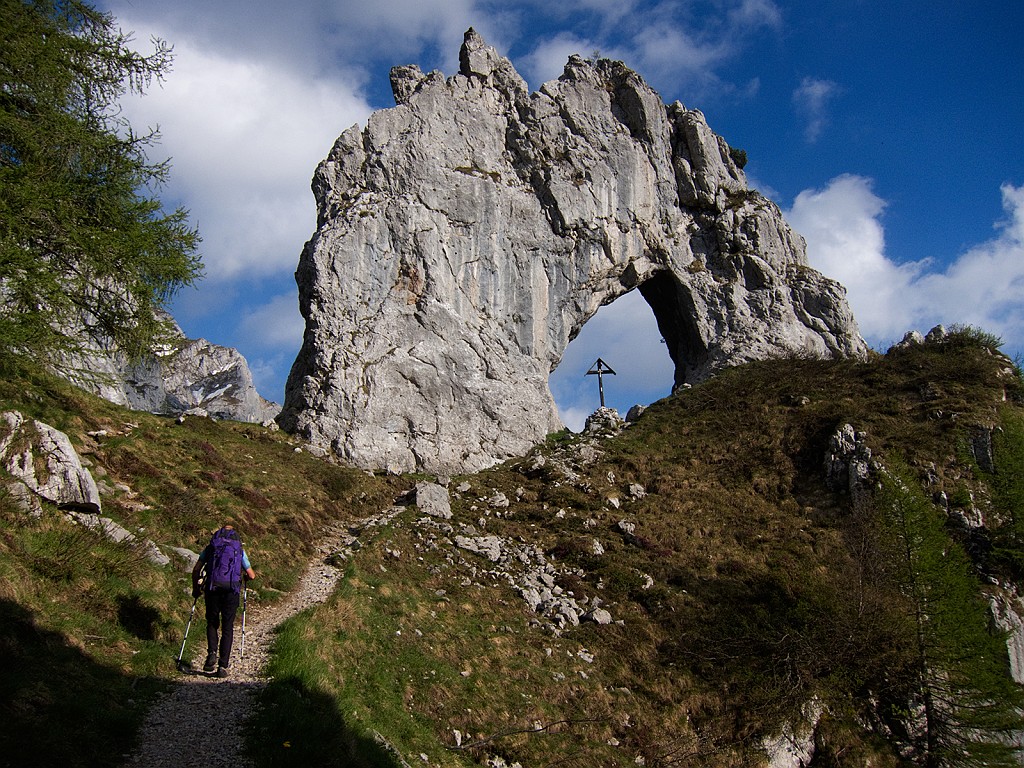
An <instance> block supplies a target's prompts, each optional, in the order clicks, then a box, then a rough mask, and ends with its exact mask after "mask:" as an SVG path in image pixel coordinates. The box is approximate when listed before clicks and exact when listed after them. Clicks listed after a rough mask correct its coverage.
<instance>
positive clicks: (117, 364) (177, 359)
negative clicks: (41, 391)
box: [68, 312, 281, 425]
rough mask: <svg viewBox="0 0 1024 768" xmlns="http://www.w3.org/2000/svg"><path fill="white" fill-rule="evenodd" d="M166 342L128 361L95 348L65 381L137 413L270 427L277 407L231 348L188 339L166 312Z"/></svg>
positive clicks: (110, 352) (247, 366) (238, 353)
mask: <svg viewBox="0 0 1024 768" xmlns="http://www.w3.org/2000/svg"><path fill="white" fill-rule="evenodd" d="M160 319H161V320H162V321H163V323H164V324H165V325H166V327H167V329H168V331H167V334H166V338H165V339H164V340H163V342H162V343H161V344H160V345H158V347H157V348H155V349H153V350H152V351H151V352H150V353H149V354H146V355H143V356H142V357H141V358H140V359H138V360H132V359H130V358H128V357H127V356H126V355H124V354H122V353H121V352H119V351H118V350H116V349H112V348H102V347H100V346H99V345H95V346H94V348H93V350H92V353H91V354H89V355H84V356H83V357H82V359H80V360H78V361H77V364H76V365H75V366H74V367H75V368H76V369H77V370H78V371H79V373H77V374H73V375H69V376H68V378H69V379H70V380H71V381H72V382H73V383H75V384H77V385H78V386H80V387H82V388H83V389H86V390H88V391H90V392H93V393H94V394H97V395H99V396H100V397H103V398H105V399H107V400H110V401H111V402H113V403H116V404H118V405H124V406H126V407H128V408H131V409H133V410H137V411H148V412H150V413H156V414H160V415H168V416H174V415H178V414H182V413H189V414H194V415H201V416H210V417H213V418H218V419H230V420H232V421H245V422H253V423H257V424H263V423H266V424H271V425H273V424H274V417H275V416H277V414H278V413H279V412H280V410H281V408H280V406H279V405H278V404H276V403H272V402H270V401H269V400H266V399H264V398H263V397H261V396H260V394H259V393H258V392H257V391H256V386H255V385H254V383H253V379H252V372H251V370H250V369H249V364H248V363H247V362H246V360H245V358H244V357H243V356H242V354H241V353H240V352H239V351H238V350H237V349H234V348H232V347H223V346H220V345H219V344H213V343H211V342H209V341H207V340H206V339H189V338H187V337H186V336H185V334H184V333H183V332H182V330H181V328H180V327H179V326H178V324H177V323H176V322H175V321H174V319H173V318H172V317H171V316H170V315H169V314H167V313H166V312H161V313H160Z"/></svg>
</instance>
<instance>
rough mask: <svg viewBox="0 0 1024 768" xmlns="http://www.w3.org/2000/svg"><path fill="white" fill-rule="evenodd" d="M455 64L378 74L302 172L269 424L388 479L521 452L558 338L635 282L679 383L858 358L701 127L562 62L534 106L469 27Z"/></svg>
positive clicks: (767, 206)
mask: <svg viewBox="0 0 1024 768" xmlns="http://www.w3.org/2000/svg"><path fill="white" fill-rule="evenodd" d="M460 61H461V72H460V73H459V74H457V75H455V76H453V77H451V78H445V77H444V76H442V75H441V74H440V73H437V72H432V73H430V74H424V73H422V72H421V71H420V70H419V68H418V67H415V66H409V67H396V68H395V69H394V70H392V74H391V79H392V88H393V90H394V93H395V100H396V102H397V105H396V106H395V107H394V108H392V109H387V110H382V111H379V112H376V113H374V114H373V115H371V116H370V119H369V121H368V123H367V126H366V128H365V129H363V130H360V129H359V127H358V126H353V127H352V128H350V129H349V130H347V131H345V132H344V133H343V134H342V135H341V136H340V137H339V138H338V140H337V142H336V143H335V145H334V147H333V148H332V150H331V152H330V154H329V155H328V157H327V159H326V160H324V162H322V163H321V164H320V166H319V167H318V168H317V171H316V175H315V177H314V179H313V190H314V194H315V195H316V199H317V206H318V212H319V216H318V224H317V231H316V232H315V233H314V235H313V237H312V239H311V240H310V241H309V242H308V243H307V244H306V247H305V249H304V250H303V253H302V256H301V259H300V262H299V267H298V270H297V271H296V281H297V283H298V286H299V303H300V309H301V311H302V314H303V316H304V318H305V320H306V332H305V337H304V340H303V346H302V349H301V351H300V353H299V355H298V357H297V359H296V361H295V364H294V366H293V368H292V372H291V374H290V376H289V379H288V384H287V388H286V392H285V405H284V410H283V412H282V414H281V417H280V421H281V423H282V426H283V427H284V428H285V429H288V430H291V431H296V432H298V433H300V434H302V435H304V436H305V437H307V438H308V439H309V440H310V441H311V442H312V443H313V444H314V445H317V446H320V447H322V448H324V449H325V450H329V451H332V452H334V453H335V454H337V455H339V456H341V457H342V458H344V459H346V460H349V461H352V462H354V463H356V464H357V465H360V466H364V467H368V468H386V469H389V470H393V471H411V470H425V471H432V472H437V473H442V474H447V473H454V472H459V471H467V470H474V469H479V468H481V467H484V466H487V465H490V464H493V463H495V462H497V461H500V460H501V459H504V458H507V457H509V456H513V455H519V454H522V453H524V452H525V451H526V450H528V449H529V448H530V447H531V446H532V445H534V444H536V443H537V442H539V441H540V440H543V439H544V437H545V436H546V435H547V434H548V433H550V432H552V431H554V430H557V429H559V428H560V427H561V424H560V422H559V421H558V418H557V412H556V410H555V407H554V403H553V401H552V398H551V394H550V391H549V389H548V375H549V374H550V372H551V371H552V370H554V368H555V366H556V365H557V364H558V362H559V360H560V359H561V356H562V353H563V352H564V350H565V348H566V345H567V344H568V343H569V341H570V340H571V339H572V338H573V337H574V336H575V335H576V334H577V333H578V332H579V330H580V329H581V328H582V327H583V325H584V324H585V323H586V322H587V321H588V320H589V319H590V318H591V317H592V316H593V315H594V313H595V312H596V311H597V309H598V308H599V307H600V306H601V305H603V304H607V303H609V302H611V301H614V300H615V299H616V298H617V297H618V296H621V295H622V294H624V293H627V292H629V291H631V290H633V289H638V290H640V292H641V293H642V294H643V296H644V298H645V299H646V300H647V302H648V303H649V304H650V305H651V308H652V309H653V311H654V314H655V317H656V319H657V322H658V326H659V328H660V330H661V333H662V335H663V337H664V338H665V340H666V342H667V344H668V351H669V354H670V355H671V356H672V359H673V361H674V363H675V366H676V373H675V383H676V384H681V383H683V382H696V381H699V380H701V379H703V378H706V377H707V376H709V375H711V374H712V373H713V372H714V371H716V370H719V369H721V368H723V367H725V366H729V365H735V364H737V363H740V362H744V361H748V360H755V359H763V358H765V357H768V356H771V355H777V354H780V353H799V354H813V355H819V356H825V357H831V356H846V355H862V354H864V353H865V351H866V347H865V345H864V342H863V340H862V339H861V338H860V336H859V334H858V332H857V328H856V324H855V322H854V320H853V317H852V314H851V313H850V310H849V307H848V306H847V304H846V300H845V292H844V290H843V288H842V286H840V285H839V284H838V283H836V282H834V281H831V280H828V279H827V278H825V277H823V276H822V275H820V274H819V273H818V272H816V271H814V270H813V269H811V268H810V267H808V265H807V261H806V257H805V254H804V243H803V240H802V238H800V237H799V236H798V235H796V234H795V233H793V232H792V230H791V229H790V228H789V226H788V225H787V224H786V222H785V221H784V220H783V218H782V216H781V214H780V212H779V210H778V208H777V207H776V206H775V205H774V204H773V203H771V202H770V201H769V200H767V199H765V198H764V197H762V196H760V195H759V194H757V193H756V192H754V191H751V190H749V189H748V188H747V186H746V180H745V177H744V175H743V171H742V170H741V168H740V167H739V166H738V165H737V162H736V156H737V153H736V152H734V151H733V150H731V149H730V147H729V146H728V144H727V143H726V142H725V141H724V140H723V139H722V138H720V137H718V136H716V135H715V134H714V133H713V132H712V131H711V130H710V128H708V126H707V123H706V122H705V120H704V117H703V115H702V114H701V113H700V112H698V111H696V110H687V109H686V108H684V107H683V106H682V105H681V104H679V103H678V102H677V103H675V104H672V105H671V106H666V105H665V104H664V103H663V102H662V101H661V98H660V97H659V96H658V95H657V94H656V93H655V92H654V91H653V90H651V89H650V88H649V87H648V86H647V85H646V84H645V83H644V82H643V80H642V79H641V78H640V76H639V75H637V74H636V73H635V72H633V71H632V70H630V69H629V68H627V67H626V66H625V65H623V64H622V63H621V62H613V61H607V60H600V61H597V62H591V61H586V60H584V59H582V58H580V57H577V56H574V57H572V58H570V60H569V62H568V64H567V65H566V68H565V72H564V74H563V75H562V77H561V78H559V79H558V80H557V81H552V82H550V83H546V84H545V85H544V86H542V87H541V89H540V91H539V92H536V93H533V94H530V93H529V92H528V89H527V87H526V83H525V82H524V81H523V79H522V78H521V77H520V76H519V75H518V73H517V72H516V71H515V69H514V68H513V67H512V65H511V63H510V62H509V61H508V60H507V59H504V58H502V57H501V56H499V55H498V54H497V53H496V52H495V51H494V49H493V48H491V47H489V46H487V45H486V44H485V43H484V41H483V40H482V39H481V38H480V37H479V35H477V34H476V33H475V32H474V31H473V30H470V31H469V32H467V33H466V39H465V42H464V44H463V47H462V51H461V56H460Z"/></svg>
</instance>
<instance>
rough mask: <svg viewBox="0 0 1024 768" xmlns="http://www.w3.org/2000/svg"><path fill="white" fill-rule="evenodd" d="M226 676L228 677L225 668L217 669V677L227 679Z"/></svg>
mask: <svg viewBox="0 0 1024 768" xmlns="http://www.w3.org/2000/svg"><path fill="white" fill-rule="evenodd" d="M227 676H228V670H227V667H218V668H217V677H227Z"/></svg>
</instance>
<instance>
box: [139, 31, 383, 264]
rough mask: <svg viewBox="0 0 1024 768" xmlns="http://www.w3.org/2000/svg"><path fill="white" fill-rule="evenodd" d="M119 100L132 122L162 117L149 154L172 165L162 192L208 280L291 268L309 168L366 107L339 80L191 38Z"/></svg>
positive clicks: (305, 208) (304, 224)
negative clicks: (183, 205) (194, 228)
mask: <svg viewBox="0 0 1024 768" xmlns="http://www.w3.org/2000/svg"><path fill="white" fill-rule="evenodd" d="M125 108H126V111H127V113H128V116H129V118H130V119H131V120H132V122H133V124H135V125H136V126H143V125H150V126H153V125H159V127H160V132H161V143H160V145H159V146H157V147H156V148H155V149H154V151H153V153H152V154H153V155H154V156H155V157H158V158H159V157H163V156H165V155H166V156H170V157H171V164H172V172H171V179H170V182H169V184H168V190H167V192H168V193H167V194H162V197H164V199H165V200H166V199H173V200H185V201H187V207H188V208H189V209H190V210H191V213H192V217H193V220H194V222H195V223H196V224H197V225H198V226H199V229H200V234H201V235H202V237H203V245H202V254H203V260H204V263H205V264H206V268H207V275H208V278H209V279H210V280H213V281H219V280H224V279H230V278H232V277H235V276H238V275H243V274H244V275H246V276H247V277H252V276H258V275H260V274H269V273H274V272H277V271H281V270H286V269H287V270H292V269H294V265H295V263H296V261H297V259H298V251H299V249H300V248H301V244H302V243H303V242H304V241H305V240H306V239H308V238H309V236H310V234H312V231H313V227H314V225H315V221H316V219H315V206H314V202H313V196H312V193H311V192H310V191H309V182H310V179H311V178H312V175H313V171H314V169H315V168H316V165H317V163H318V162H319V161H320V160H321V159H322V158H323V157H325V156H326V155H327V152H328V151H329V150H330V148H331V145H332V144H333V142H334V139H335V138H336V137H337V136H338V134H340V133H341V132H342V131H343V130H344V129H346V128H348V127H349V126H350V125H352V124H353V123H356V122H358V121H360V120H364V119H365V118H366V117H367V115H368V114H369V112H370V108H369V106H368V105H367V104H366V102H365V101H364V100H363V99H362V98H360V97H359V96H358V95H357V93H356V91H355V88H354V87H353V86H352V85H351V84H350V83H347V82H345V81H343V80H341V79H338V78H335V79H329V78H326V77H324V78H310V77H308V76H300V75H299V74H298V73H296V72H294V71H291V70H287V69H282V68H280V67H277V66H274V65H270V64H268V63H266V62H262V61H260V60H259V59H258V58H256V57H255V56H254V57H253V58H240V57H228V56H225V55H223V54H221V53H218V52H215V51H211V50H205V49H201V48H198V47H196V46H195V45H194V44H193V43H191V42H189V41H185V42H178V43H177V45H176V46H175V63H174V71H173V73H172V75H171V76H170V77H168V79H167V82H166V83H164V84H163V86H162V87H154V88H152V89H150V91H149V92H148V93H147V94H146V95H145V96H144V97H142V98H141V99H133V100H131V101H129V102H127V103H126V104H125Z"/></svg>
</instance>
